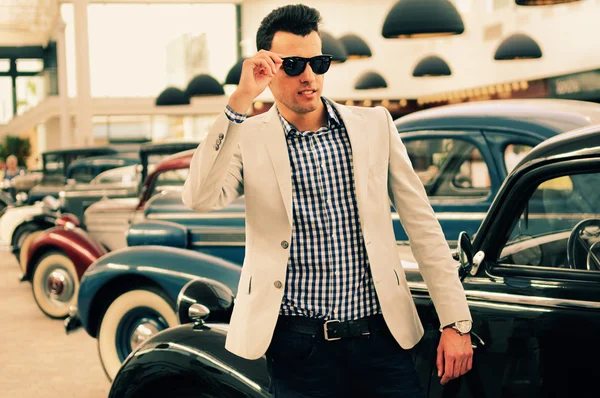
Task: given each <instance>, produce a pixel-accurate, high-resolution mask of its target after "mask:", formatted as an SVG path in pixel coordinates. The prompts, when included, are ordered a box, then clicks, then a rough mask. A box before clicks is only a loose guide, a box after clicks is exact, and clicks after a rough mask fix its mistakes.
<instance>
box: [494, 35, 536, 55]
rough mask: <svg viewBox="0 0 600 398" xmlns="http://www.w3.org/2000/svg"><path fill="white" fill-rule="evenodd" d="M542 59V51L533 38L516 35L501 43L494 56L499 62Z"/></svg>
mask: <svg viewBox="0 0 600 398" xmlns="http://www.w3.org/2000/svg"><path fill="white" fill-rule="evenodd" d="M535 58H542V49H541V48H540V46H539V45H538V44H537V43H536V41H535V40H533V39H532V38H531V37H529V36H527V35H525V34H522V33H515V34H513V35H511V36H509V37H507V38H506V39H504V40H503V41H502V43H500V45H499V46H498V48H497V49H496V54H494V59H495V60H497V61H507V60H515V59H535Z"/></svg>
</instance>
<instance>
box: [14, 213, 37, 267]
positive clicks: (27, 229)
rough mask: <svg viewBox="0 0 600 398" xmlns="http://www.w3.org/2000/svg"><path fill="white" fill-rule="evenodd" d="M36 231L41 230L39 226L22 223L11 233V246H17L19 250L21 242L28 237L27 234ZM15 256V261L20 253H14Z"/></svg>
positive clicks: (18, 258)
mask: <svg viewBox="0 0 600 398" xmlns="http://www.w3.org/2000/svg"><path fill="white" fill-rule="evenodd" d="M38 231H41V228H40V227H39V226H37V225H36V224H33V223H27V224H23V225H21V226H19V227H18V228H17V229H16V230H15V232H14V233H13V237H12V244H13V246H18V247H19V250H20V249H21V247H22V246H23V244H24V243H25V241H26V240H27V238H28V237H29V235H31V234H33V233H35V232H38ZM15 257H16V258H17V261H19V260H20V254H18V255H17V254H15ZM19 266H20V265H19Z"/></svg>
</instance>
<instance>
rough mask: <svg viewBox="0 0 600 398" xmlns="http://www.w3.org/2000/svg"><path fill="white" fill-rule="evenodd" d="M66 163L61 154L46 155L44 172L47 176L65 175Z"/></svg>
mask: <svg viewBox="0 0 600 398" xmlns="http://www.w3.org/2000/svg"><path fill="white" fill-rule="evenodd" d="M64 169H65V164H64V160H63V157H62V156H60V155H54V154H47V155H44V174H45V175H46V176H55V175H58V176H62V175H64Z"/></svg>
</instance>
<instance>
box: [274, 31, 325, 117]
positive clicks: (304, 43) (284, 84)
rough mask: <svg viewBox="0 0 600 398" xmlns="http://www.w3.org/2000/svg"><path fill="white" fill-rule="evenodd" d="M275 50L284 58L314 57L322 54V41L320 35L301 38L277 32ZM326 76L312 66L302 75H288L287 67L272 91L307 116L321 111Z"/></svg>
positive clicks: (276, 79)
mask: <svg viewBox="0 0 600 398" xmlns="http://www.w3.org/2000/svg"><path fill="white" fill-rule="evenodd" d="M271 51H272V52H274V53H276V54H279V55H280V56H281V57H293V56H297V57H304V58H311V57H314V56H317V55H321V54H322V53H321V38H320V37H319V34H318V33H317V32H314V31H313V32H311V33H310V34H309V35H307V36H298V35H294V34H292V33H288V32H277V33H275V35H274V36H273V42H272V44H271ZM323 76H324V75H317V74H315V73H314V72H313V70H312V69H311V67H310V65H306V69H305V70H304V72H303V73H301V74H300V75H298V76H288V75H287V74H286V73H285V71H284V70H283V68H280V69H279V71H278V72H277V74H276V75H275V76H274V77H273V79H272V80H271V83H270V84H269V88H270V89H271V92H272V93H273V96H274V97H275V99H276V100H277V101H278V102H279V103H281V104H282V105H283V106H285V107H287V108H288V109H290V110H291V111H293V112H295V113H299V114H305V113H309V112H313V111H315V110H317V109H318V108H319V106H320V104H321V92H322V91H323Z"/></svg>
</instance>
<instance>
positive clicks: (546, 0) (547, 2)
mask: <svg viewBox="0 0 600 398" xmlns="http://www.w3.org/2000/svg"><path fill="white" fill-rule="evenodd" d="M579 1H581V0H515V3H517V5H518V6H551V5H555V4H567V3H577V2H579Z"/></svg>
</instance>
